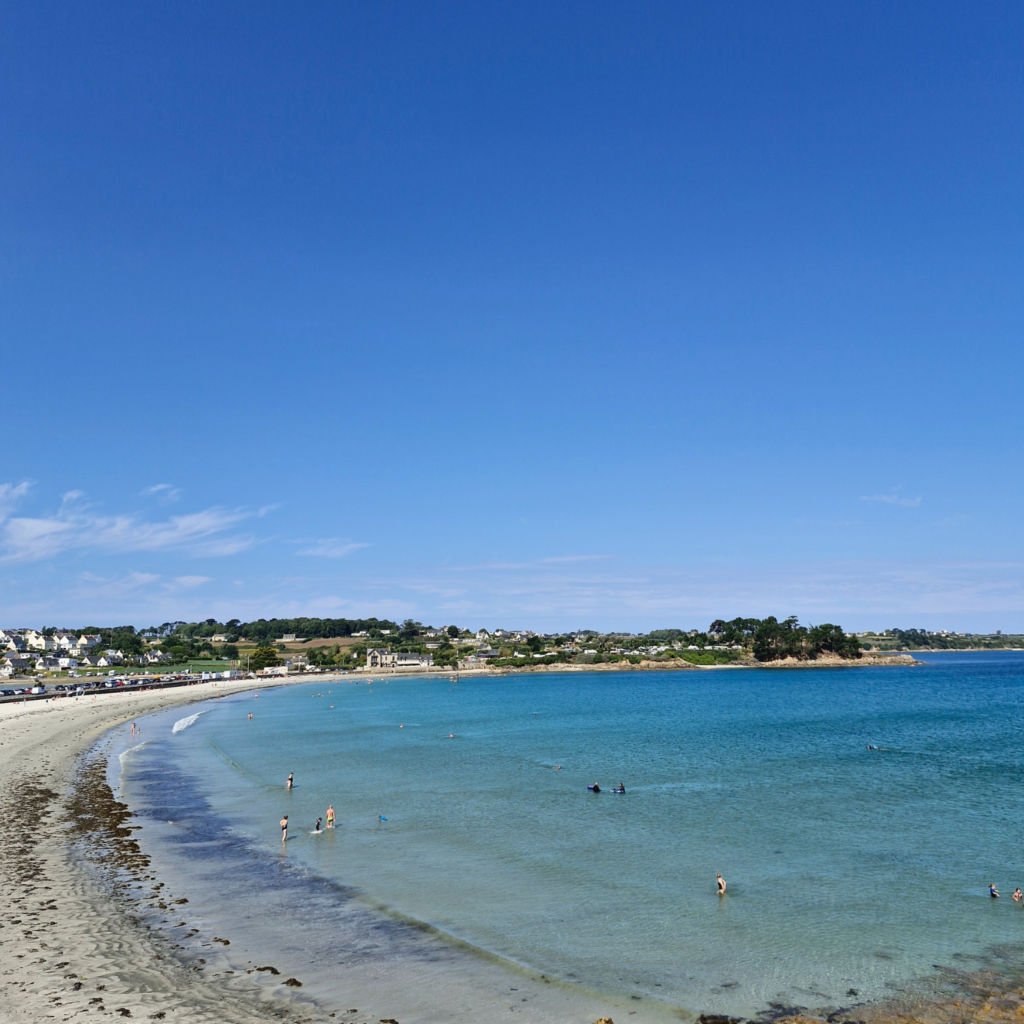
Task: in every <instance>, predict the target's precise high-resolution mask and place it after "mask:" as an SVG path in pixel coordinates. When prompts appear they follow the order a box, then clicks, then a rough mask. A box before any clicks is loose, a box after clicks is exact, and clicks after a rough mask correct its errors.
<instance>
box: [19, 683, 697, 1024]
mask: <svg viewBox="0 0 1024 1024" xmlns="http://www.w3.org/2000/svg"><path fill="white" fill-rule="evenodd" d="M323 679H324V677H323V676H319V677H313V678H299V679H295V678H292V679H278V680H274V679H267V680H262V681H255V680H252V679H247V680H237V681H217V682H209V683H199V684H195V685H194V686H189V687H181V688H176V689H172V690H142V691H127V692H121V693H113V694H104V695H103V696H102V697H99V696H83V697H79V698H60V699H53V700H49V701H45V702H38V701H37V702H18V703H14V704H10V703H9V704H6V705H2V706H0V772H2V774H3V778H4V780H5V784H4V787H3V789H2V790H0V814H2V815H3V819H4V821H5V822H6V826H7V827H6V828H5V830H4V832H3V834H2V839H0V924H2V925H3V927H2V928H0V964H2V967H0V1022H4V1024H7V1022H10V1024H14V1022H18V1024H22V1022H25V1021H40V1022H42V1021H47V1022H49V1021H66V1020H71V1019H75V1018H77V1016H78V1015H80V1014H85V1015H86V1016H87V1019H89V1018H95V1017H96V1016H106V1017H115V1018H121V1017H132V1018H135V1019H149V1020H164V1021H189V1022H194V1021H199V1022H210V1024H213V1022H225V1024H250V1022H253V1024H255V1022H264V1021H271V1020H277V1021H279V1020H302V1021H309V1022H311V1021H317V1022H323V1024H330V1022H332V1021H333V1022H341V1021H345V1022H347V1024H369V1022H370V1021H373V1022H376V1021H379V1020H385V1021H387V1020H401V1021H402V1024H409V1022H416V1021H422V1022H425V1024H426V1022H438V1024H440V1022H449V1021H450V1022H453V1024H455V1022H463V1021H464V1022H466V1024H469V1022H470V1021H473V1022H478V1021H489V1020H497V1019H499V1018H500V1019H507V1018H508V1015H509V1014H510V1012H515V1013H516V1019H521V1020H525V1021H530V1022H536V1024H556V1022H570V1021H571V1022H579V1024H588V1022H592V1021H594V1020H597V1019H600V1018H602V1017H612V1018H614V1017H615V1016H616V1015H617V1016H619V1017H620V1018H623V1019H625V1018H626V1017H627V1015H629V1020H630V1021H633V1022H635V1024H647V1022H650V1024H667V1022H668V1021H671V1020H679V1019H680V1014H679V1011H678V1009H677V1008H674V1007H668V1006H666V1005H664V1004H660V1003H657V1002H655V1001H647V1002H646V1005H645V1006H644V1007H643V1008H642V1009H641V1012H639V1013H637V1012H636V1010H635V1009H627V1008H626V1006H625V1005H624V1004H623V1002H622V1001H621V1000H619V999H616V998H614V997H611V998H609V997H605V996H603V995H599V994H596V993H590V992H588V991H587V990H583V989H579V988H578V987H577V986H573V985H570V984H565V983H562V982H559V981H558V980H557V979H552V978H547V977H546V976H544V975H541V974H539V973H537V972H535V971H531V970H528V969H525V968H519V967H518V966H517V965H515V964H511V963H506V962H503V961H501V958H499V957H487V956H481V955H479V954H476V955H474V954H473V953H471V952H467V951H465V950H461V949H459V948H458V943H455V942H451V941H446V940H445V939H444V938H443V937H439V936H431V935H429V934H427V931H428V930H426V929H423V928H418V927H417V926H416V925H415V924H412V923H406V924H403V923H400V922H398V923H395V928H396V929H404V930H405V931H406V932H407V933H408V935H407V936H405V938H403V939H402V940H401V941H400V942H399V943H398V945H401V944H402V943H405V944H408V936H409V935H412V934H413V933H418V934H421V935H422V936H423V939H422V941H423V942H424V943H432V944H433V945H432V947H431V948H430V949H428V950H427V951H426V955H419V956H407V957H406V961H405V962H404V963H398V964H395V963H392V964H390V965H389V967H388V969H387V972H386V977H385V975H384V972H382V969H381V965H379V964H377V963H375V962H374V958H373V956H372V955H371V956H370V957H369V958H368V960H367V963H366V964H365V967H364V969H363V970H362V971H361V973H354V974H352V975H351V979H352V991H353V992H354V993H358V995H359V1000H358V1005H359V1007H360V1009H359V1010H358V1011H357V1010H356V1009H355V1007H356V1005H357V1002H356V1000H355V999H353V1000H352V1001H351V1005H345V1006H344V1007H339V1006H325V1005H318V1003H317V1002H316V1001H315V999H314V998H311V992H310V989H309V987H308V986H307V989H306V991H305V992H303V990H302V985H301V984H294V982H297V981H298V980H299V979H298V978H296V977H293V973H298V974H301V973H302V971H301V968H296V967H294V966H293V970H292V971H285V970H281V971H280V972H279V971H278V970H277V968H274V969H273V970H271V967H272V964H267V965H264V964H258V965H254V967H253V968H252V969H250V970H248V971H244V970H239V969H238V962H237V959H233V957H234V955H235V950H230V951H229V950H228V949H226V948H225V947H227V946H229V945H230V943H231V940H230V938H228V939H227V940H226V941H225V937H224V936H223V935H220V934H214V933H213V932H211V934H210V935H206V934H205V930H209V929H205V930H204V926H205V925H206V924H208V923H209V922H205V921H204V920H203V911H202V908H201V907H200V906H197V905H196V904H195V903H191V904H190V903H189V901H188V899H187V897H186V896H184V895H182V894H181V893H179V892H175V893H173V894H172V893H171V892H170V890H169V888H167V887H166V885H165V882H164V880H163V879H162V878H159V877H157V876H156V875H155V874H154V873H153V867H152V865H151V863H150V860H149V857H148V856H147V855H146V854H145V853H144V852H143V850H142V849H141V847H140V844H139V843H138V842H137V840H136V838H135V832H134V830H135V829H138V828H139V827H140V826H138V825H137V824H133V823H131V818H132V815H131V811H130V809H129V808H128V807H126V806H125V805H124V804H122V803H120V802H119V801H118V800H117V799H116V798H115V796H114V794H113V792H112V790H111V789H110V786H109V783H108V779H107V771H106V769H107V757H108V752H107V751H105V750H104V747H105V742H106V739H105V738H107V737H110V735H111V734H112V731H114V730H116V729H118V727H123V726H125V725H126V724H127V723H129V722H133V721H139V720H142V721H143V722H145V716H147V715H150V714H153V713H155V712H160V711H162V710H165V709H171V708H176V707H180V708H183V709H184V708H187V707H188V706H189V705H192V706H194V705H196V704H198V703H200V702H207V701H211V700H217V699H218V698H220V697H225V696H229V695H233V694H237V693H240V692H245V691H263V690H266V689H269V688H271V687H278V686H284V685H294V684H297V683H299V684H301V683H308V682H311V681H314V680H323ZM179 888H180V886H179ZM186 888H187V886H186ZM172 895H173V898H172ZM175 904H185V905H186V906H185V907H183V908H182V909H179V908H178V907H177V906H175ZM172 907H173V908H174V911H175V916H177V914H181V915H182V916H183V917H187V918H188V919H189V923H190V924H191V923H192V922H196V923H197V924H198V925H199V926H200V927H199V928H198V929H196V928H193V929H192V930H191V932H190V934H189V935H188V939H194V942H191V943H188V942H182V941H180V935H176V934H174V933H173V931H172V930H170V929H169V930H167V931H163V930H161V928H160V925H159V923H158V917H159V914H158V912H159V911H160V910H161V909H163V910H164V911H168V910H170V909H171V908H172ZM181 924H182V925H183V924H185V922H184V921H182V922H181ZM200 932H202V934H200ZM192 933H194V934H192ZM200 940H202V941H200ZM378 940H379V935H374V936H373V940H372V941H371V942H370V943H369V945H370V947H371V950H372V949H373V948H374V947H375V944H376V943H377V942H378ZM353 941H355V942H359V941H361V937H360V936H358V935H355V936H353ZM199 954H201V955H199ZM278 962H279V963H282V966H285V965H284V964H283V962H282V961H278ZM510 978H511V979H512V986H509V984H508V982H509V979H510ZM510 988H511V991H515V992H517V995H516V999H517V1001H522V1002H526V999H527V997H528V998H529V1004H528V1005H522V1006H520V1005H515V1006H514V1005H511V1004H510V1003H509V994H508V993H509V991H510ZM367 1007H372V1009H367ZM695 1016H696V1015H692V1014H686V1013H683V1017H684V1018H687V1019H692V1018H695Z"/></svg>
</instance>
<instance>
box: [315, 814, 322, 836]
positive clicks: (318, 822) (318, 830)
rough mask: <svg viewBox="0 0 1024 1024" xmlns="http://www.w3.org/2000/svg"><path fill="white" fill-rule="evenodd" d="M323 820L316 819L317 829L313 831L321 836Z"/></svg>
mask: <svg viewBox="0 0 1024 1024" xmlns="http://www.w3.org/2000/svg"><path fill="white" fill-rule="evenodd" d="M323 820H324V819H323V818H317V819H316V827H315V828H314V829H313V831H314V832H315V833H316V834H317V835H320V822H321V821H323Z"/></svg>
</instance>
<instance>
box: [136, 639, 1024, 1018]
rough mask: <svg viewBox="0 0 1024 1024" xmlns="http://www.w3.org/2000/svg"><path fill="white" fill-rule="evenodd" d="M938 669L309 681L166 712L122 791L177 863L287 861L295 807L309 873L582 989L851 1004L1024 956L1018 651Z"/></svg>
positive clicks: (724, 1002) (735, 1006)
mask: <svg viewBox="0 0 1024 1024" xmlns="http://www.w3.org/2000/svg"><path fill="white" fill-rule="evenodd" d="M924 657H926V658H927V659H928V661H929V664H928V665H927V666H926V667H923V668H916V669H895V668H881V669H848V670H834V669H833V670H818V669H808V670H803V671H702V672H683V673H658V672H649V673H607V674H598V673H592V674H575V673H574V674H565V675H527V676H509V677H504V678H500V679H463V680H462V681H460V682H458V683H457V684H455V683H452V682H450V681H449V680H448V679H434V680H392V681H389V682H386V683H385V682H384V681H380V682H374V683H373V684H372V685H368V684H367V683H366V681H365V680H362V681H360V682H359V683H358V684H357V683H356V682H355V681H354V680H351V679H345V680H343V681H332V682H326V681H325V682H318V683H317V684H315V685H312V686H309V685H302V686H296V687H290V688H286V689H280V690H270V691H265V692H260V694H259V696H258V697H254V696H253V695H252V694H245V695H240V696H237V697H234V698H230V699H225V700H222V701H218V702H213V703H211V704H206V705H203V706H202V707H204V708H207V709H208V710H206V711H205V712H204V713H203V714H201V715H200V716H199V717H198V718H196V719H195V720H194V722H192V723H191V724H188V725H187V726H186V727H182V726H181V725H180V724H179V728H178V731H177V732H172V726H173V725H174V723H175V722H179V723H180V722H181V721H182V720H183V719H184V718H185V717H187V715H191V714H192V713H193V710H194V709H190V710H189V711H188V712H186V711H182V710H180V709H179V710H178V711H176V712H174V713H171V714H170V715H168V714H167V713H164V714H163V715H162V716H154V718H152V719H150V720H147V721H146V723H145V726H144V736H145V738H146V739H147V743H146V745H145V746H144V747H142V748H141V749H138V750H136V751H135V752H134V753H133V754H132V755H130V756H129V757H127V758H125V759H123V764H124V773H123V776H122V779H121V781H122V783H123V793H124V794H125V795H126V798H127V799H129V801H131V802H132V803H133V804H135V805H136V806H137V807H138V808H139V810H140V815H141V820H143V821H144V822H145V821H146V816H147V815H148V816H149V817H150V818H151V819H152V820H154V821H155V820H156V819H160V820H161V821H163V820H164V819H168V820H171V819H184V818H185V817H188V819H189V820H190V821H191V822H193V825H192V826H191V832H190V834H191V835H192V836H193V837H195V841H194V842H193V843H192V844H191V847H190V842H188V841H185V840H183V839H182V838H181V836H178V838H177V839H173V837H171V836H168V837H165V839H164V840H163V841H166V842H171V841H174V842H176V843H177V846H178V849H177V852H176V856H178V857H179V858H180V857H181V856H184V855H185V854H183V853H182V848H183V847H184V848H189V849H191V852H189V853H187V855H188V856H192V857H194V858H196V859H197V861H198V860H199V859H208V858H210V857H211V856H212V855H211V853H210V845H209V840H210V836H212V835H216V836H218V837H219V839H220V841H222V842H223V841H226V840H229V841H230V842H231V843H235V844H237V845H238V847H239V849H241V848H242V847H244V848H245V850H246V851H247V854H246V855H247V856H248V857H249V858H250V863H256V861H254V860H253V859H252V858H254V857H255V858H257V860H258V858H260V857H264V858H266V860H267V861H268V862H269V861H270V860H272V859H273V860H276V859H277V858H279V857H280V856H281V843H280V840H279V830H278V826H277V823H278V820H279V819H280V817H281V816H282V815H283V814H288V815H289V817H290V821H291V824H292V835H293V837H294V838H292V839H291V840H290V841H289V842H288V844H287V852H286V857H287V860H288V862H289V863H290V864H291V865H294V866H297V867H301V868H303V869H305V873H306V874H308V875H310V876H313V877H319V878H321V879H328V880H332V881H335V882H337V883H339V886H340V887H344V888H345V890H346V891H348V892H352V891H355V892H356V893H358V894H359V898H360V899H365V901H366V903H368V904H369V905H371V906H373V905H376V906H383V907H386V908H390V909H391V910H394V911H397V912H398V913H400V914H401V915H405V916H407V917H409V918H413V919H416V920H418V921H423V922H428V923H429V924H431V925H434V926H436V927H437V928H438V929H441V930H442V931H444V932H446V933H448V934H450V935H452V936H455V937H457V938H459V939H462V940H464V941H466V942H468V943H470V944H472V945H473V946H476V947H479V948H481V949H484V950H488V951H491V952H494V953H498V954H501V955H502V956H504V957H507V958H509V959H511V960H514V961H516V962H518V963H520V964H523V965H526V966H528V967H531V968H535V969H537V970H539V971H545V972H547V973H549V974H550V975H552V976H557V977H561V978H564V979H568V980H570V981H575V982H578V983H579V984H581V985H584V986H586V987H588V988H592V989H597V990H599V991H605V992H609V993H616V994H620V995H626V994H640V995H643V996H645V997H647V996H650V997H655V998H657V999H660V1000H664V1001H665V1002H667V1003H670V1004H674V1005H679V1006H685V1007H688V1008H690V1009H697V1010H714V1011H719V1012H732V1013H745V1014H746V1013H751V1012H754V1011H756V1010H758V1009H760V1008H763V1007H764V1006H766V1005H767V1004H768V1003H770V1002H773V1001H777V1002H785V1003H787V1004H793V1003H797V1004H800V1005H804V1006H823V1005H839V1004H844V1005H849V1004H850V1002H851V1001H856V1000H855V999H854V998H853V997H852V996H851V995H850V994H849V992H850V990H851V989H854V990H856V992H857V996H858V998H859V999H864V998H875V997H878V996H882V995H884V994H886V992H887V990H888V989H889V987H890V986H892V985H894V984H897V985H898V984H902V983H905V982H908V981H911V980H913V979H915V978H918V977H920V976H921V975H925V974H927V973H928V972H930V971H931V970H932V965H933V964H955V963H958V962H961V963H963V962H964V961H963V960H962V958H963V957H964V956H974V955H978V954H983V953H984V951H985V950H986V949H988V948H989V947H992V946H995V945H997V944H1006V943H1011V944H1013V943H1017V942H1020V941H1021V940H1022V939H1024V910H1022V909H1021V907H1020V906H1018V905H1017V904H1015V903H1013V902H1012V901H1011V900H1010V898H1009V896H1010V893H1011V892H1012V891H1013V889H1014V887H1015V886H1017V885H1018V884H1020V885H1022V886H1024V856H1022V851H1021V838H1022V815H1024V788H1022V783H1024V743H1022V740H1024V655H1022V654H1019V653H1013V652H1006V653H1003V652H999V653H992V654H985V653H967V654H943V655H925V656H924ZM250 711H251V712H252V713H253V718H252V720H251V721H250V720H249V718H248V713H249V712H250ZM450 734H451V735H450ZM869 745H870V746H871V747H872V748H878V749H869ZM557 765H560V766H561V769H560V770H558V769H556V768H555V767H554V766H557ZM289 772H294V773H295V780H296V785H295V789H294V790H293V791H291V792H287V791H286V790H285V788H284V783H285V779H286V777H287V775H288V773H289ZM620 781H621V782H624V783H625V786H626V789H627V792H626V794H625V795H624V796H619V795H615V794H612V793H611V792H609V791H610V790H611V788H612V786H613V785H616V784H617V783H619V782H620ZM594 782H598V783H600V785H601V787H602V789H603V790H605V791H604V792H602V793H601V794H600V795H595V794H593V793H591V792H588V790H587V786H588V784H591V783H594ZM329 803H333V805H334V808H335V811H336V813H337V819H338V822H339V827H338V828H337V829H335V831H334V832H333V833H325V834H323V835H320V836H316V835H312V834H310V833H311V831H312V829H313V825H314V822H315V821H316V819H317V817H318V816H324V814H325V811H326V808H327V805H328V804H329ZM186 805H187V806H186ZM379 816H383V817H385V818H386V819H387V820H386V821H380V820H379ZM197 822H200V823H202V822H205V825H204V826H203V828H205V829H206V830H207V832H203V828H200V827H199V825H198V824H196V823H197ZM142 834H143V835H149V836H150V839H149V841H150V842H152V841H154V840H153V838H152V833H151V831H150V832H146V831H144V833H142ZM157 838H159V836H158V837H157ZM239 863H240V862H238V861H234V862H233V867H232V869H231V870H232V871H233V872H234V874H235V875H236V876H237V874H238V871H239V870H240V869H239ZM716 871H721V873H722V874H723V875H724V876H725V878H726V880H727V882H728V895H727V896H726V897H725V898H724V899H719V898H718V897H717V896H716V894H715V872H716ZM989 882H995V883H996V885H997V886H998V887H999V888H1000V889H1001V890H1002V893H1003V898H1002V899H1000V900H998V901H997V900H992V899H990V898H989V897H988V894H987V885H988V883H989ZM270 884H272V882H268V881H267V880H266V879H263V880H261V882H260V885H261V886H265V885H270ZM251 898H252V899H253V900H254V901H258V900H259V899H260V896H259V893H258V892H256V891H255V890H254V891H253V893H252V895H251ZM304 913H305V914H306V915H307V920H308V914H309V911H308V909H307V910H306V911H305V912H304Z"/></svg>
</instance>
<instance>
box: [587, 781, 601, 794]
mask: <svg viewBox="0 0 1024 1024" xmlns="http://www.w3.org/2000/svg"><path fill="white" fill-rule="evenodd" d="M587 789H589V790H591V791H592V792H594V793H600V792H601V787H600V786H599V785H598V784H597V783H596V782H595V783H594V784H593V785H592V786H587Z"/></svg>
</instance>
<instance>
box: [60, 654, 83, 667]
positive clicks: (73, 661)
mask: <svg viewBox="0 0 1024 1024" xmlns="http://www.w3.org/2000/svg"><path fill="white" fill-rule="evenodd" d="M57 664H58V666H59V667H60V668H78V659H77V658H69V657H67V656H65V657H62V658H58V659H57Z"/></svg>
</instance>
